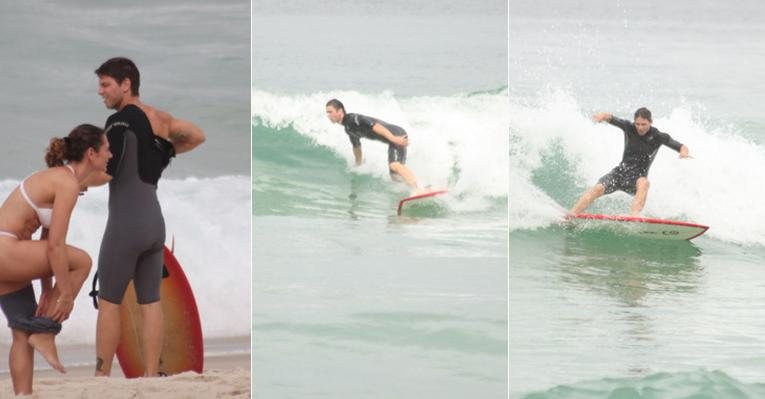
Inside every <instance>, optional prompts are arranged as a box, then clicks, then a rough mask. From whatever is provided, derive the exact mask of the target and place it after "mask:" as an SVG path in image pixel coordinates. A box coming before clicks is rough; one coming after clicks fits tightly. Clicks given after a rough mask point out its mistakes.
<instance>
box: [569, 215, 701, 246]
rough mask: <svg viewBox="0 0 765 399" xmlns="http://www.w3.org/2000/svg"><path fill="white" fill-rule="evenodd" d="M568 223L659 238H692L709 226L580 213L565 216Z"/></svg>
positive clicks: (630, 234)
mask: <svg viewBox="0 0 765 399" xmlns="http://www.w3.org/2000/svg"><path fill="white" fill-rule="evenodd" d="M567 220H568V221H569V222H570V223H574V224H577V225H582V226H583V227H586V228H593V229H607V230H613V231H615V232H617V233H619V234H623V235H629V236H637V237H642V238H651V239H660V240H692V239H694V238H696V237H698V236H700V235H702V234H704V233H705V232H706V231H707V230H708V229H709V226H704V225H701V224H695V223H689V222H679V221H675V220H664V219H654V218H644V217H635V216H615V215H594V214H587V213H581V214H579V215H575V216H569V217H567Z"/></svg>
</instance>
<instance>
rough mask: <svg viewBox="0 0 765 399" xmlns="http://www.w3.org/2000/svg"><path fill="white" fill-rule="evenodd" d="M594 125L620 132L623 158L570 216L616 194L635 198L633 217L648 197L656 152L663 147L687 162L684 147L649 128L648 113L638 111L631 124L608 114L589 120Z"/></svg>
mask: <svg viewBox="0 0 765 399" xmlns="http://www.w3.org/2000/svg"><path fill="white" fill-rule="evenodd" d="M592 119H593V120H595V121H596V122H603V121H607V122H608V123H610V124H612V125H614V126H616V127H618V128H620V129H622V131H623V132H624V154H623V155H622V162H621V163H619V166H617V167H615V168H614V169H613V170H611V172H609V173H608V174H607V175H605V176H603V177H601V178H600V180H598V184H596V185H595V186H594V187H592V188H591V189H590V190H589V191H587V192H586V193H584V194H583V195H582V197H581V198H579V201H577V203H576V204H575V205H574V207H573V208H571V211H570V212H571V213H572V214H574V215H577V214H579V213H582V212H583V211H584V210H585V209H587V207H588V206H590V204H591V203H592V201H595V200H596V199H597V198H598V197H600V196H602V195H604V194H611V193H612V192H614V191H616V190H621V191H624V192H626V193H628V194H631V195H633V196H635V198H634V200H633V201H632V209H631V215H632V216H637V215H639V214H640V211H642V210H643V207H644V206H645V200H646V197H647V196H648V186H649V185H648V169H650V168H651V163H653V159H654V158H655V157H656V153H657V152H658V151H659V147H661V146H662V145H666V146H667V147H669V148H672V149H673V150H675V151H677V152H679V153H680V158H690V155H688V147H686V146H685V145H683V144H681V143H678V142H677V141H675V140H674V139H672V137H670V135H668V134H667V133H662V132H660V131H659V129H656V128H655V127H653V126H651V123H652V120H651V111H649V110H648V109H647V108H640V109H638V110H637V111H635V120H634V122H633V123H630V122H629V121H627V120H624V119H619V118H617V117H615V116H613V115H611V114H609V113H606V112H602V113H599V114H597V115H595V116H593V117H592Z"/></svg>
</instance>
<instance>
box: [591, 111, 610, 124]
mask: <svg viewBox="0 0 765 399" xmlns="http://www.w3.org/2000/svg"><path fill="white" fill-rule="evenodd" d="M613 118H614V116H613V115H612V114H609V113H608V112H601V113H599V114H595V115H593V116H592V120H594V121H595V122H611V119H613Z"/></svg>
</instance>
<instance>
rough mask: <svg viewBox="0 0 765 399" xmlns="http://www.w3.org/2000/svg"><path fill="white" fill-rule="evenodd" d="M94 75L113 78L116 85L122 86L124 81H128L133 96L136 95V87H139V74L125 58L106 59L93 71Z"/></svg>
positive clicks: (131, 62) (133, 65)
mask: <svg viewBox="0 0 765 399" xmlns="http://www.w3.org/2000/svg"><path fill="white" fill-rule="evenodd" d="M95 72H96V75H98V76H99V77H100V76H109V77H111V78H114V80H116V81H117V83H119V84H122V82H123V81H124V80H125V79H130V92H131V93H133V95H134V96H137V95H138V87H140V86H141V74H140V73H138V68H137V67H136V66H135V64H134V63H133V61H130V59H128V58H125V57H114V58H111V59H108V60H107V61H106V62H104V63H103V64H101V66H100V67H98V69H96V70H95Z"/></svg>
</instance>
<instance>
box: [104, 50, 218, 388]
mask: <svg viewBox="0 0 765 399" xmlns="http://www.w3.org/2000/svg"><path fill="white" fill-rule="evenodd" d="M95 73H96V75H98V94H99V95H100V96H101V97H102V98H103V100H104V104H105V105H106V107H107V108H109V109H113V110H116V111H117V112H115V113H114V114H112V115H111V116H109V118H108V119H107V121H106V128H105V130H106V135H107V138H108V140H109V146H110V148H111V150H112V153H113V155H114V156H113V157H112V159H111V160H110V161H109V163H108V165H107V170H106V173H105V174H104V175H103V179H104V180H106V181H108V182H109V217H108V219H107V222H106V231H105V232H104V237H103V239H102V241H101V251H100V253H99V256H98V279H99V292H98V305H99V306H98V321H97V325H96V375H97V376H108V375H110V373H111V367H112V361H113V358H114V353H115V351H116V349H117V344H118V343H119V339H120V312H119V306H120V303H121V302H122V298H123V295H124V293H125V289H126V288H127V285H128V282H129V281H130V280H133V283H134V285H135V290H136V297H137V298H138V303H139V304H140V308H141V315H142V317H143V327H142V329H143V331H141V335H142V337H143V346H144V347H143V348H141V350H142V353H143V356H142V357H143V359H144V361H145V364H146V371H145V376H156V375H158V374H159V356H160V353H161V351H162V338H163V336H164V323H163V316H162V307H161V305H160V302H159V299H160V298H159V286H160V282H161V280H162V265H163V251H162V248H163V246H164V243H165V222H164V218H163V216H162V210H161V209H160V206H159V201H158V199H157V182H158V181H159V178H160V177H161V174H162V171H163V170H164V169H165V167H167V165H168V164H169V163H170V158H172V157H174V156H175V154H180V153H183V152H187V151H190V150H192V149H194V148H195V147H197V146H198V145H200V144H201V143H202V142H204V140H205V134H204V132H202V130H201V129H199V128H198V127H197V126H195V125H194V124H192V123H191V122H187V121H184V120H181V119H177V118H174V117H173V116H172V115H170V114H168V113H167V112H164V111H161V110H159V109H156V108H154V107H151V106H149V105H147V104H144V103H142V102H141V100H140V98H139V93H138V88H139V86H140V75H139V72H138V68H136V66H135V64H134V63H133V62H132V61H131V60H129V59H127V58H121V57H118V58H112V59H109V60H107V61H106V62H104V63H103V64H102V65H101V66H100V67H99V68H98V69H96V71H95Z"/></svg>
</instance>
